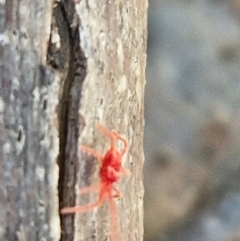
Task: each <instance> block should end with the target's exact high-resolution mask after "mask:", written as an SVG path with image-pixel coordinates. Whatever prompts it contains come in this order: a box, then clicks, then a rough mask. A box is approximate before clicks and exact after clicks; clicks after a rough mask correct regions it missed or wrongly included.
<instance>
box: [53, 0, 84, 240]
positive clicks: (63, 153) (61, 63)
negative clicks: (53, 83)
mask: <svg viewBox="0 0 240 241" xmlns="http://www.w3.org/2000/svg"><path fill="white" fill-rule="evenodd" d="M73 16H74V17H75V19H74V17H73ZM76 16H77V15H76V13H75V8H74V3H73V2H71V1H62V2H58V3H56V4H55V5H54V8H53V21H52V31H51V38H50V43H49V48H48V63H49V64H50V65H51V66H52V67H53V68H54V69H55V71H57V74H58V75H59V76H60V80H61V81H60V91H59V106H58V116H59V118H58V123H59V157H58V164H59V183H58V184H59V185H58V192H59V207H60V209H61V208H62V207H64V206H73V205H75V200H76V198H75V192H74V187H75V184H76V174H77V170H78V166H77V157H78V145H77V143H78V137H79V134H80V133H79V117H78V110H79V107H80V97H81V89H82V83H83V81H84V79H85V76H86V69H87V61H86V58H85V55H84V53H83V51H82V50H81V48H80V38H79V30H78V29H79V28H78V27H79V26H78V25H75V26H74V24H72V23H73V22H75V23H77V24H78V23H79V21H76ZM73 26H74V27H73ZM61 229H62V233H61V241H70V240H73V238H74V216H67V217H61Z"/></svg>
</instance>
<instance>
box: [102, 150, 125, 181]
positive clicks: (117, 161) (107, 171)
mask: <svg viewBox="0 0 240 241" xmlns="http://www.w3.org/2000/svg"><path fill="white" fill-rule="evenodd" d="M121 169H122V160H121V155H120V153H119V152H118V151H117V150H111V149H110V150H109V151H108V152H107V153H106V155H105V157H104V158H103V161H102V167H101V169H100V177H101V180H102V181H103V182H108V183H113V182H116V181H117V180H118V179H119V178H120V176H121Z"/></svg>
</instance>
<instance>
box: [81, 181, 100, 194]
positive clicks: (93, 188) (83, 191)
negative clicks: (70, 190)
mask: <svg viewBox="0 0 240 241" xmlns="http://www.w3.org/2000/svg"><path fill="white" fill-rule="evenodd" d="M101 188H102V185H101V184H100V183H99V184H97V185H92V186H89V187H84V188H81V189H80V190H79V194H80V195H85V194H87V193H89V192H95V191H98V190H99V189H101Z"/></svg>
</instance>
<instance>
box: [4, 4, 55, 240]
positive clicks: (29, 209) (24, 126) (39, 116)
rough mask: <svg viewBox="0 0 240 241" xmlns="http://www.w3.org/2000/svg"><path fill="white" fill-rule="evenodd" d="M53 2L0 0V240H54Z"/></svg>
mask: <svg viewBox="0 0 240 241" xmlns="http://www.w3.org/2000/svg"><path fill="white" fill-rule="evenodd" d="M51 12H52V1H49V0H46V1H44V0H39V1H15V0H7V1H1V2H0V33H1V34H0V132H1V134H0V179H1V180H0V182H1V188H0V240H4V241H5V240H6V241H13V240H21V241H25V240H59V237H60V228H59V226H60V225H59V224H60V222H59V215H58V193H57V185H58V165H57V164H56V160H57V157H58V152H59V148H58V146H59V144H58V142H59V141H58V130H57V126H56V123H57V113H56V106H57V102H58V90H59V78H57V77H56V76H54V75H52V74H51V72H50V71H47V69H46V68H45V67H44V65H45V63H46V52H47V46H48V40H49V34H50V22H51Z"/></svg>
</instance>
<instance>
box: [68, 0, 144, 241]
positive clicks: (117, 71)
mask: <svg viewBox="0 0 240 241" xmlns="http://www.w3.org/2000/svg"><path fill="white" fill-rule="evenodd" d="M146 10H147V2H146V1H111V2H107V4H106V2H105V1H91V2H89V1H81V2H79V3H78V4H76V11H77V15H78V16H79V18H80V22H81V26H80V43H81V44H80V45H81V48H82V51H83V52H84V54H85V56H86V58H87V75H86V78H85V80H84V83H83V89H82V98H81V108H80V111H79V119H80V129H81V135H80V138H79V139H78V140H77V141H78V145H79V144H80V143H82V144H85V145H88V146H91V147H94V148H95V149H97V150H98V151H100V152H102V151H104V150H105V149H106V148H107V147H108V145H109V142H108V140H107V139H105V138H103V136H102V135H101V133H99V132H98V131H97V130H96V123H97V122H98V121H100V122H101V123H103V124H104V125H106V126H107V127H108V128H109V129H116V130H117V131H119V132H120V133H121V134H123V135H124V136H125V137H126V138H127V139H128V140H129V144H130V150H129V154H128V155H127V157H126V162H125V167H127V168H129V169H130V170H131V172H132V176H131V178H130V179H129V180H128V179H126V178H123V179H122V180H121V182H120V183H119V184H118V187H119V188H120V189H121V190H122V191H123V194H124V196H123V198H122V199H120V200H119V201H117V205H118V210H119V220H120V226H121V229H122V230H123V240H142V238H143V227H142V217H143V213H142V212H143V210H142V197H143V186H142V165H143V150H142V134H143V90H144V85H145V77H144V75H145V61H146V55H145V52H146ZM69 141H70V142H71V140H69ZM72 144H73V146H74V145H75V144H74V143H72ZM70 146H71V145H70ZM78 160H79V166H78V167H77V171H76V173H77V180H76V184H75V193H76V194H77V193H78V190H79V188H81V187H85V186H88V185H90V184H92V183H95V182H97V181H98V168H99V166H98V163H97V162H96V161H94V160H93V159H92V158H86V156H85V155H84V156H79V157H78ZM74 161H75V160H74ZM67 168H68V167H67V164H66V169H67ZM66 173H68V171H67V170H66ZM68 180H70V179H68ZM65 185H67V186H68V187H69V186H70V187H71V188H70V189H69V188H68V189H67V188H66V187H65V190H66V194H68V195H64V197H65V200H63V206H69V205H70V204H71V206H73V201H72V200H71V201H69V198H68V197H69V194H70V193H72V192H73V190H72V186H73V184H72V182H70V183H65ZM71 196H73V194H72V195H71ZM96 198H97V194H96V195H90V196H87V195H86V196H81V197H80V196H79V195H76V201H74V202H75V203H76V204H81V205H83V204H87V203H93V202H94V201H95V200H96ZM71 202H72V203H71ZM75 217H76V218H75V221H74V222H75V225H74V240H106V239H107V240H108V239H109V235H108V230H109V212H108V206H107V205H104V206H103V207H102V208H100V209H98V210H97V211H96V210H95V211H90V212H88V213H80V214H77V215H76V216H75ZM70 218H71V217H70V216H69V217H63V223H64V224H66V222H67V220H68V219H69V220H68V221H69V222H70ZM70 223H71V222H70ZM83 224H84V225H83ZM64 227H65V228H63V231H65V234H63V236H64V235H66V236H65V237H66V240H70V239H68V238H67V237H70V235H71V232H72V231H73V230H72V231H71V228H70V227H69V226H67V225H66V226H64ZM66 232H69V233H68V234H67V233H66ZM63 240H65V239H63Z"/></svg>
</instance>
